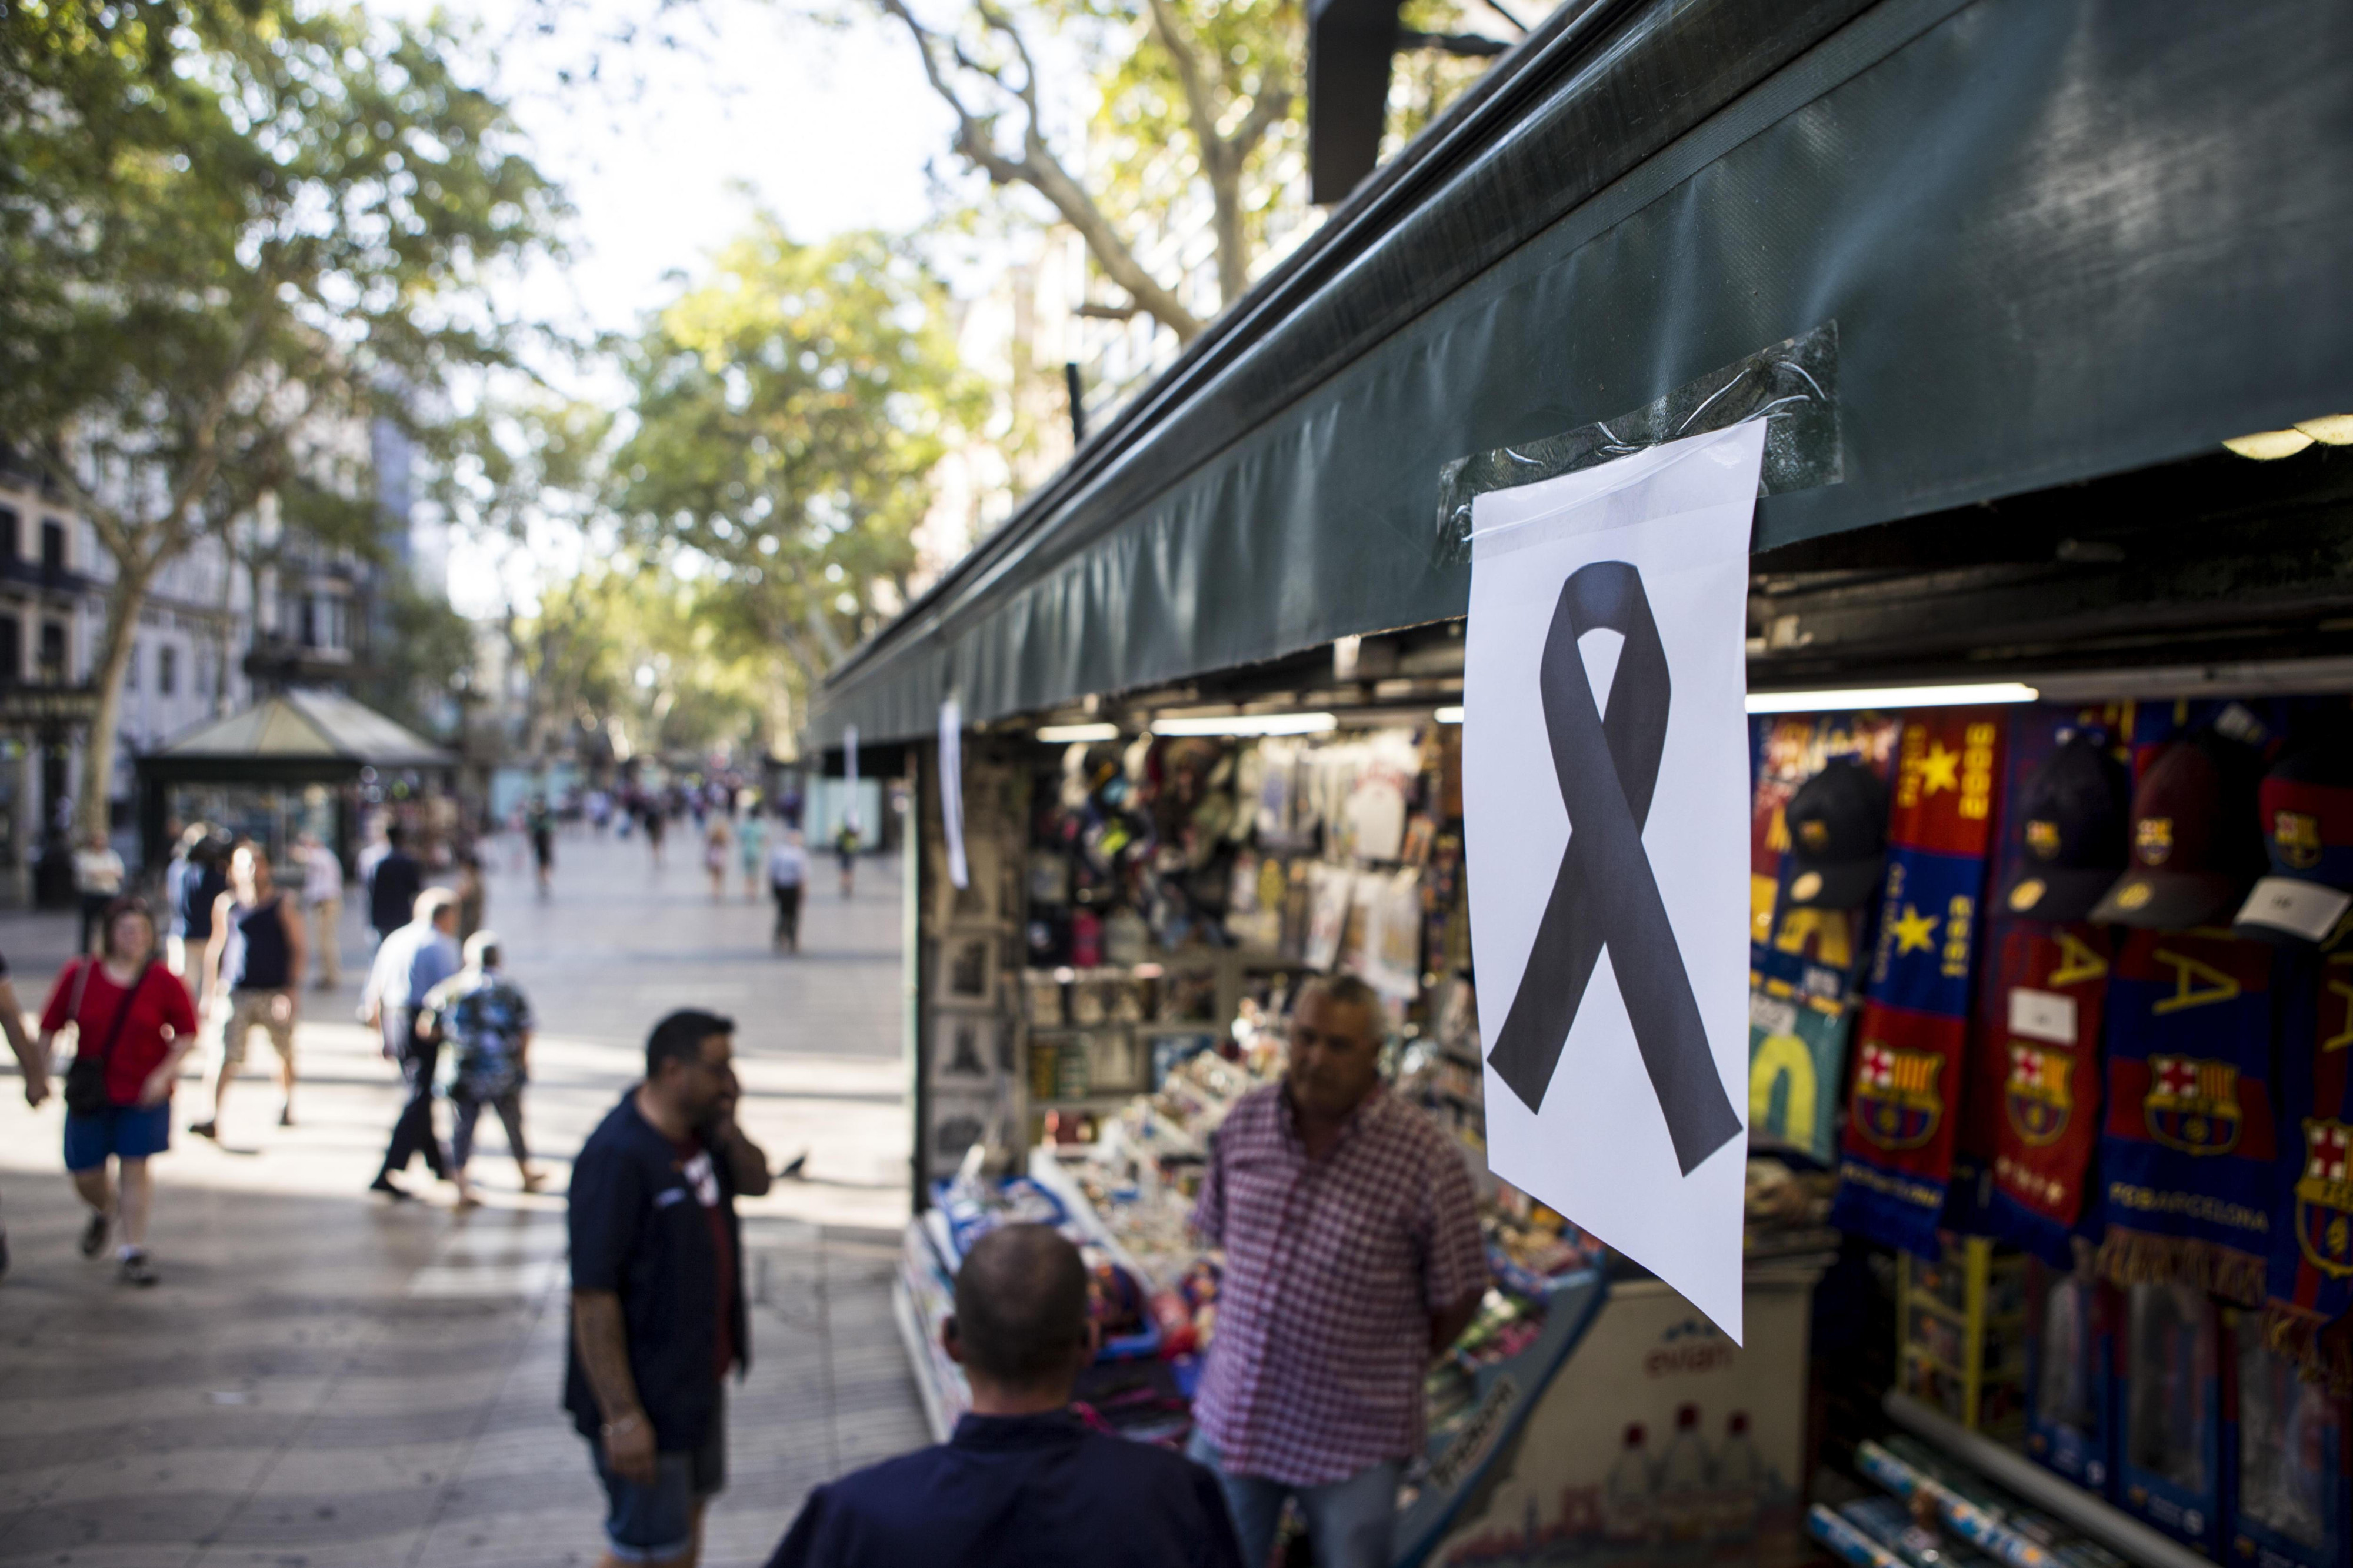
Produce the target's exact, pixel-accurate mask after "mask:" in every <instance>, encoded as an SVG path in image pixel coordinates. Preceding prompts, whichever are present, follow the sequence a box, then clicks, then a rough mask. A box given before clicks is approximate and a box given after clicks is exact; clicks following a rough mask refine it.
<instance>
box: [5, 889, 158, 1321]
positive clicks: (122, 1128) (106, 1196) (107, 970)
mask: <svg viewBox="0 0 2353 1568" xmlns="http://www.w3.org/2000/svg"><path fill="white" fill-rule="evenodd" d="M68 1024H71V1025H72V1026H74V1036H75V1047H74V1059H73V1064H72V1066H71V1067H70V1068H68V1069H67V1072H66V1081H65V1101H66V1170H67V1171H68V1172H69V1173H71V1174H72V1176H73V1181H74V1190H75V1191H76V1192H78V1193H79V1194H81V1200H82V1202H84V1203H86V1204H88V1205H90V1220H89V1223H88V1224H86V1225H85V1226H83V1227H82V1233H81V1255H82V1256H83V1257H84V1258H96V1257H97V1256H98V1255H99V1254H100V1252H102V1251H104V1250H105V1249H106V1243H107V1237H108V1235H109V1233H110V1232H111V1230H112V1229H113V1228H114V1226H115V1224H116V1222H117V1221H118V1220H119V1221H120V1222H121V1227H122V1240H121V1247H119V1248H118V1251H117V1257H118V1258H119V1259H120V1261H121V1275H120V1278H121V1280H122V1282H123V1283H124V1284H126V1285H142V1286H145V1285H153V1284H154V1283H155V1278H156V1276H155V1268H154V1265H153V1264H152V1263H150V1262H149V1261H148V1260H147V1215H148V1211H149V1209H150V1207H151V1206H152V1204H153V1196H154V1183H153V1177H152V1176H151V1174H150V1173H149V1172H148V1169H147V1162H148V1160H149V1159H150V1158H151V1157H152V1156H153V1155H156V1154H160V1153H162V1152H164V1150H166V1149H168V1148H170V1147H171V1145H172V1089H173V1086H174V1084H175V1083H177V1082H178V1081H179V1076H180V1061H181V1058H184V1057H185V1056H186V1055H187V1054H188V1049H189V1047H191V1046H193V1045H195V1040H196V1014H195V1007H194V1006H193V1005H191V1004H190V1002H189V1000H188V988H187V987H186V986H185V985H184V984H181V983H180V982H179V980H178V979H176V978H175V977H174V975H173V974H172V973H171V971H170V970H168V969H166V968H165V967H164V965H163V964H161V963H157V962H156V960H155V921H154V917H153V915H151V914H149V913H148V910H147V905H146V903H145V901H144V900H140V899H135V898H120V899H116V900H114V901H113V902H112V903H111V904H109V905H107V906H106V911H105V917H104V921H103V923H102V924H101V926H100V943H99V950H98V952H96V953H95V954H93V955H92V956H90V957H88V958H81V959H77V960H75V961H74V962H73V963H69V964H68V965H66V967H65V968H64V970H63V971H61V972H60V973H58V979H57V984H55V985H54V986H52V987H51V988H50V990H49V1001H48V1005H47V1006H46V1007H45V1008H43V1009H42V1011H41V1038H40V1046H39V1052H40V1056H41V1058H42V1059H43V1060H45V1061H46V1060H47V1059H48V1057H49V1052H50V1048H51V1046H52V1044H53V1043H54V1042H55V1040H56V1038H57V1036H58V1031H59V1030H61V1029H63V1028H64V1027H65V1026H67V1025H68ZM110 1159H111V1160H113V1161H114V1163H115V1167H116V1173H115V1175H114V1178H113V1179H112V1180H111V1181H110V1180H109V1179H108V1173H107V1161H108V1160H110Z"/></svg>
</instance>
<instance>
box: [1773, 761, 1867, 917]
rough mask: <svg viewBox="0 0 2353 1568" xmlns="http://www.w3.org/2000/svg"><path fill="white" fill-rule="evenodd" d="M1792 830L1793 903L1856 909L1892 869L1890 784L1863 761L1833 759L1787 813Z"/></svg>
mask: <svg viewBox="0 0 2353 1568" xmlns="http://www.w3.org/2000/svg"><path fill="white" fill-rule="evenodd" d="M1782 820H1783V821H1784V822H1786V823H1787V824H1788V828H1789V867H1790V876H1789V884H1788V898H1789V902H1790V903H1791V904H1793V905H1796V906H1798V907H1800V908H1804V909H1816V910H1851V909H1853V908H1854V907H1856V906H1857V905H1858V904H1861V903H1862V902H1864V901H1865V900H1868V899H1869V898H1870V897H1871V895H1872V893H1873V890H1874V889H1877V888H1878V886H1879V874H1880V872H1881V871H1882V870H1883V869H1884V868H1885V867H1886V865H1887V785H1886V784H1885V783H1884V782H1883V781H1882V780H1881V778H1880V776H1879V775H1878V774H1877V773H1873V772H1872V770H1871V768H1870V766H1869V765H1868V764H1866V763H1863V762H1862V759H1860V758H1858V757H1832V758H1831V760H1830V761H1829V762H1828V763H1824V764H1823V765H1822V771H1821V772H1820V773H1816V774H1815V775H1814V776H1813V777H1812V778H1810V779H1808V780H1807V781H1806V782H1805V783H1804V784H1800V785H1799V786H1798V793H1797V794H1795V795H1791V796H1790V797H1789V804H1788V806H1787V807H1786V808H1785V809H1784V810H1783V812H1782Z"/></svg>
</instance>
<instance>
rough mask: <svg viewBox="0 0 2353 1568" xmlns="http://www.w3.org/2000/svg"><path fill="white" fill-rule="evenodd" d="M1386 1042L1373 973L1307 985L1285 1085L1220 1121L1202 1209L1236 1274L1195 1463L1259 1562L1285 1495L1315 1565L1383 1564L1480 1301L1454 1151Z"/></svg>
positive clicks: (1464, 1186) (1356, 1567)
mask: <svg viewBox="0 0 2353 1568" xmlns="http://www.w3.org/2000/svg"><path fill="white" fill-rule="evenodd" d="M1381 1035H1382V1027H1381V1004H1380V998H1379V997H1378V996H1377V995H1376V994H1374V993H1373V991H1372V989H1371V988H1370V987H1369V986H1367V985H1366V984H1364V983H1363V982H1362V981H1360V980H1357V979H1355V978H1354V977H1352V976H1342V977H1336V978H1333V979H1326V980H1317V981H1314V982H1312V983H1310V984H1309V985H1308V986H1307V988H1306V989H1305V991H1304V992H1303V994H1302V995H1301V996H1300V999H1299V1004H1298V1005H1297V1007H1296V1008H1294V1009H1293V1013H1292V1020H1291V1053H1290V1062H1289V1065H1288V1067H1287V1068H1286V1070H1285V1072H1284V1076H1283V1081H1282V1083H1280V1084H1274V1085H1270V1086H1268V1087H1267V1088H1265V1089H1259V1090H1256V1091H1255V1092H1253V1093H1251V1094H1250V1095H1247V1096H1245V1097H1244V1098H1243V1099H1242V1100H1241V1101H1240V1103H1239V1104H1237V1105H1236V1106H1235V1107H1234V1109H1233V1111H1232V1113H1231V1114H1230V1115H1229V1116H1228V1117H1227V1118H1226V1121H1225V1123H1224V1125H1223V1126H1221V1127H1219V1130H1218V1131H1217V1133H1216V1135H1215V1136H1214V1138H1213V1139H1212V1140H1211V1142H1210V1145H1209V1162H1208V1173H1207V1174H1206V1175H1205V1176H1204V1178H1203V1180H1202V1184H1201V1197H1200V1202H1199V1204H1198V1206H1197V1207H1196V1208H1195V1209H1194V1211H1193V1223H1194V1224H1195V1225H1196V1226H1198V1227H1199V1228H1200V1230H1201V1232H1202V1234H1203V1235H1204V1236H1206V1237H1208V1239H1209V1240H1210V1241H1211V1242H1212V1243H1214V1244H1216V1245H1219V1246H1221V1247H1224V1248H1225V1252H1226V1271H1225V1279H1224V1282H1223V1285H1222V1287H1221V1288H1220V1289H1219V1296H1218V1328H1217V1338H1216V1340H1215V1342H1213V1343H1212V1344H1211V1346H1210V1349H1209V1355H1208V1367H1207V1369H1206V1370H1205V1372H1204V1373H1203V1375H1202V1378H1201V1387H1200V1393H1199V1394H1198V1397H1197V1398H1196V1399H1195V1401H1194V1405H1193V1417H1194V1423H1195V1425H1194V1430H1193V1439H1192V1442H1191V1444H1190V1446H1189V1447H1188V1449H1187V1452H1189V1453H1190V1454H1191V1456H1192V1457H1193V1458H1196V1459H1198V1460H1199V1461H1200V1462H1201V1463H1203V1464H1205V1465H1207V1466H1208V1467H1209V1468H1210V1469H1212V1470H1214V1471H1215V1472H1217V1476H1218V1479H1219V1483H1220V1485H1221V1486H1222V1487H1223V1488H1224V1490H1225V1494H1226V1501H1227V1502H1228V1504H1229V1505H1230V1506H1231V1507H1232V1509H1233V1511H1234V1525H1235V1528H1236V1530H1237V1531H1239V1532H1240V1536H1241V1543H1242V1560H1243V1561H1244V1562H1245V1563H1248V1564H1250V1568H1261V1565H1262V1564H1264V1563H1265V1562H1266V1560H1267V1556H1268V1553H1269V1552H1270V1551H1271V1548H1272V1545H1273V1542H1274V1531H1275V1525H1276V1522H1277V1521H1278V1520H1279V1519H1280V1518H1281V1517H1282V1505H1283V1502H1284V1500H1286V1499H1290V1498H1296V1499H1298V1500H1299V1504H1300V1508H1301V1510H1302V1511H1303V1513H1304V1514H1305V1515H1306V1517H1307V1526H1308V1533H1309V1535H1310V1536H1311V1537H1312V1538H1313V1540H1314V1546H1315V1561H1316V1563H1317V1565H1318V1568H1386V1565H1387V1564H1388V1561H1389V1545H1390V1536H1391V1533H1392V1530H1393V1526H1394V1524H1395V1521H1396V1514H1397V1491H1398V1477H1399V1475H1400V1474H1401V1472H1402V1471H1403V1469H1404V1467H1405V1463H1406V1461H1407V1460H1409V1459H1410V1458H1412V1457H1413V1456H1415V1455H1416V1454H1418V1453H1419V1452H1420V1451H1421V1445H1422V1376H1423V1373H1425V1372H1426V1371H1427V1370H1428V1369H1429V1366H1430V1358H1431V1357H1432V1356H1433V1355H1435V1354H1437V1353H1438V1352H1440V1351H1442V1350H1444V1349H1445V1348H1446V1347H1447V1346H1448V1345H1451V1344H1452V1343H1453V1342H1454V1341H1455V1340H1456V1339H1457V1338H1458V1337H1459V1336H1460V1335H1461V1332H1462V1331H1463V1329H1464V1328H1465V1327H1466V1326H1467V1325H1468V1324H1469V1323H1470V1321H1471V1319H1472V1314H1474V1313H1475V1312H1476V1311H1477V1310H1478V1308H1479V1300H1480V1297H1481V1296H1482V1295H1483V1294H1484V1293H1485V1291H1486V1289H1487V1260H1486V1253H1485V1249H1484V1247H1482V1244H1481V1241H1480V1236H1479V1216H1478V1212H1477V1209H1476V1207H1475V1205H1474V1203H1473V1199H1472V1190H1471V1178H1470V1173H1468V1172H1467V1171H1466V1170H1465V1169H1464V1168H1463V1163H1462V1154H1461V1151H1460V1150H1459V1149H1457V1148H1456V1147H1455V1146H1454V1144H1453V1142H1451V1140H1449V1139H1448V1138H1447V1137H1446V1135H1445V1134H1444V1133H1442V1132H1440V1131H1439V1129H1438V1127H1437V1125H1436V1124H1435V1123H1434V1122H1432V1121H1430V1118H1429V1117H1428V1116H1426V1115H1424V1114H1423V1113H1422V1112H1421V1111H1420V1110H1418V1109H1416V1108H1415V1107H1413V1106H1410V1105H1408V1104H1405V1103H1404V1102H1402V1101H1400V1100H1398V1099H1397V1098H1396V1097H1394V1096H1392V1095H1389V1094H1388V1093H1385V1092H1384V1091H1383V1089H1382V1088H1381V1080H1380V1044H1381Z"/></svg>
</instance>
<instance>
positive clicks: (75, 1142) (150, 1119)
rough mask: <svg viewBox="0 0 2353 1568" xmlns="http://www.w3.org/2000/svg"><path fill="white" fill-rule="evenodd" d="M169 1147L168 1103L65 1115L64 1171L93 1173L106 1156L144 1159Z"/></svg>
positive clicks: (123, 1106) (116, 1106) (170, 1126)
mask: <svg viewBox="0 0 2353 1568" xmlns="http://www.w3.org/2000/svg"><path fill="white" fill-rule="evenodd" d="M171 1146H172V1102H171V1100H169V1099H166V1100H163V1101H162V1102H160V1103H158V1104H155V1105H110V1106H108V1107H107V1108H106V1109H105V1110H101V1111H100V1112H98V1113H97V1114H96V1115H94V1116H77V1115H74V1114H73V1113H72V1112H70V1111H69V1112H68V1113H67V1115H66V1169H67V1170H69V1171H95V1170H98V1169H100V1168H101V1167H103V1166H104V1165H105V1163H106V1157H107V1156H108V1155H109V1154H111V1155H113V1156H114V1157H115V1158H116V1159H118V1160H144V1159H146V1158H148V1157H149V1156H150V1155H154V1154H160V1153H162V1152H164V1150H166V1149H169V1148H170V1147H171Z"/></svg>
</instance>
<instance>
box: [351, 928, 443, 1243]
mask: <svg viewBox="0 0 2353 1568" xmlns="http://www.w3.org/2000/svg"><path fill="white" fill-rule="evenodd" d="M415 907H416V911H417V918H416V919H414V920H412V921H409V922H408V923H407V924H406V925H405V926H402V927H401V928H400V929H399V930H397V931H394V932H393V933H392V934H391V935H390V936H388V937H386V938H385V942H384V945H383V946H382V947H380V948H378V949H376V952H375V963H374V964H373V965H372V966H371V967H370V968H369V970H368V977H367V984H366V986H365V987H364V988H363V989H362V991H361V992H360V1016H361V1018H362V1019H363V1020H364V1021H365V1022H367V1023H370V1024H373V1025H375V1026H377V1027H378V1028H380V1029H382V1030H383V1031H384V1054H385V1056H387V1057H389V1058H392V1059H393V1060H394V1061H396V1062H398V1063H399V1064H400V1076H401V1079H402V1080H403V1081H404V1082H405V1083H406V1085H407V1088H408V1099H407V1100H406V1103H404V1104H403V1105H402V1106H401V1108H400V1116H399V1119H398V1120H396V1121H394V1122H393V1124H392V1141H391V1142H389V1143H388V1144H386V1145H385V1151H384V1168H383V1169H382V1170H380V1171H378V1172H377V1173H376V1176H375V1181H373V1182H370V1183H369V1184H368V1190H369V1191H371V1192H378V1193H382V1194H384V1195H385V1196H386V1197H388V1198H395V1199H404V1198H409V1197H413V1196H415V1195H416V1194H413V1193H411V1192H409V1190H408V1189H407V1188H406V1187H404V1186H402V1185H400V1184H398V1183H397V1182H395V1181H394V1180H393V1179H392V1177H393V1173H394V1172H396V1171H406V1169H408V1162H409V1160H410V1159H411V1158H412V1157H413V1156H415V1155H418V1154H422V1155H424V1156H425V1167H426V1169H427V1170H429V1171H431V1172H432V1173H434V1174H435V1175H437V1176H439V1177H441V1178H442V1179H443V1180H445V1181H446V1180H448V1175H449V1161H448V1156H447V1155H446V1154H444V1153H443V1152H441V1137H440V1134H439V1133H438V1132H436V1131H434V1130H433V1077H434V1069H435V1068H438V1066H439V1065H440V1061H441V1035H440V1031H439V1030H438V1029H429V1028H425V1027H422V1026H420V1019H421V1017H422V1016H423V1013H424V1010H425V998H426V997H427V995H428V994H431V992H432V990H433V988H434V987H435V986H436V985H438V984H441V983H442V982H443V981H444V980H447V979H448V978H449V977H450V976H451V975H453V974H455V973H458V970H459V965H460V963H461V960H460V959H459V952H458V895H457V894H455V893H453V892H451V891H449V889H447V888H427V889H425V891H423V892H421V893H419V894H417V903H416V906H415Z"/></svg>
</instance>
